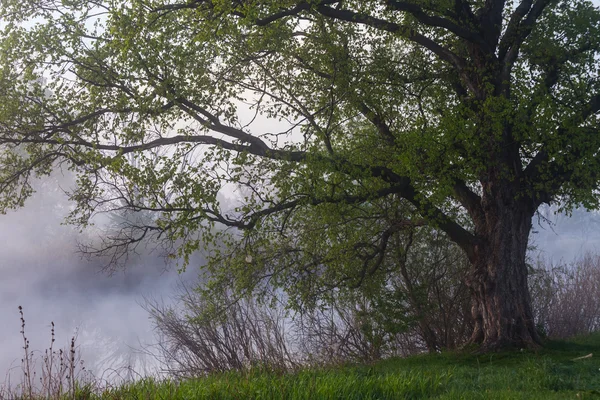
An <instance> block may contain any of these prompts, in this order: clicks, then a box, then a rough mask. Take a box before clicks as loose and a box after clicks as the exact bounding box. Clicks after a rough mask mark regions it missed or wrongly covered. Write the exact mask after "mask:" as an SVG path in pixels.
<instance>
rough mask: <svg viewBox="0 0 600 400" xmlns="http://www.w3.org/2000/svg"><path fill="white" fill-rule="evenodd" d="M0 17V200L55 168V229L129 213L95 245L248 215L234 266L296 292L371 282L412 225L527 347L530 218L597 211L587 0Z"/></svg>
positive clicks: (140, 3) (599, 98) (53, 6)
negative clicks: (451, 248) (102, 214)
mask: <svg viewBox="0 0 600 400" xmlns="http://www.w3.org/2000/svg"><path fill="white" fill-rule="evenodd" d="M0 15H1V21H0V27H1V29H2V33H1V34H0V40H1V45H0V46H1V47H0V54H1V56H0V63H1V65H0V146H1V147H0V148H1V154H0V196H1V197H0V201H1V205H2V209H1V210H6V209H7V208H11V207H17V206H20V205H22V204H23V202H24V200H25V199H26V198H27V197H28V196H29V195H30V194H31V186H30V179H31V177H32V176H35V175H44V174H48V173H49V171H51V170H52V169H54V168H57V167H59V166H60V167H65V168H69V169H72V170H74V171H76V172H77V174H78V176H79V179H78V181H77V185H76V187H74V188H73V190H72V191H71V192H70V195H71V198H72V199H73V200H74V201H75V202H76V206H75V207H74V210H73V213H72V214H71V218H70V221H71V222H74V223H78V224H83V225H85V224H87V223H88V222H89V220H90V217H91V216H92V215H94V214H95V213H96V212H99V211H106V210H124V211H133V212H137V211H143V212H144V213H145V214H144V215H145V217H144V218H125V219H124V221H125V222H123V223H122V225H121V230H120V231H119V232H117V234H113V235H111V236H110V237H107V241H106V242H105V246H104V247H103V248H101V249H99V250H103V251H110V252H111V254H112V255H113V257H114V259H113V261H118V259H119V256H120V255H122V254H124V252H126V251H127V250H129V249H130V248H131V246H135V245H136V244H138V243H139V242H140V241H141V240H143V239H145V238H146V239H147V238H150V239H152V238H154V239H159V240H166V241H167V242H169V243H174V244H175V245H176V246H177V247H176V250H178V253H177V252H175V253H174V255H175V256H184V257H185V256H188V255H189V254H191V253H192V252H193V251H194V250H195V249H197V248H198V247H200V246H201V245H203V243H204V242H205V241H210V240H212V239H214V237H213V234H214V233H215V231H214V230H212V226H213V224H215V223H217V224H222V225H225V226H229V227H232V228H234V229H235V230H236V231H242V230H245V231H247V232H248V233H247V234H246V236H245V238H246V240H245V241H244V242H243V243H245V248H244V249H243V251H242V253H241V260H240V262H241V268H238V269H237V270H236V271H237V272H236V273H235V274H233V275H232V276H235V279H236V281H237V282H243V283H244V284H245V285H248V286H251V285H252V284H255V283H256V282H257V281H259V280H260V279H261V278H264V279H269V280H270V284H273V285H276V284H281V285H288V288H289V289H290V293H292V294H293V293H295V292H294V290H296V289H298V288H303V289H302V290H306V291H303V292H302V293H304V294H302V296H304V297H305V299H310V297H311V295H310V293H312V294H314V291H313V292H311V288H314V287H317V288H318V287H320V288H323V287H332V288H333V287H341V286H346V287H351V288H352V287H361V286H362V285H365V284H368V279H369V277H372V276H382V275H383V276H384V275H385V271H386V270H388V269H389V268H393V267H394V265H396V264H400V265H401V264H402V259H403V257H404V258H405V257H406V254H403V253H402V249H403V246H405V245H406V241H407V240H410V235H408V236H406V235H404V236H402V237H401V238H400V239H399V236H398V233H399V232H401V231H403V230H406V229H415V227H416V226H423V225H429V226H431V227H433V228H434V229H436V230H438V231H443V232H445V234H446V235H447V236H448V238H450V239H451V240H452V241H453V242H455V243H456V244H457V245H458V246H459V247H460V248H461V249H462V250H463V251H464V252H465V254H466V255H467V257H468V259H469V260H470V263H471V269H470V272H469V273H468V275H467V276H465V277H464V279H465V282H466V283H467V284H468V287H469V289H470V292H471V295H472V299H473V308H472V314H473V318H474V326H475V329H474V332H473V335H472V338H471V340H472V342H474V343H480V344H482V346H483V348H484V349H492V348H497V347H501V346H505V345H519V346H522V345H532V344H533V345H535V344H537V343H539V338H538V335H537V334H536V330H535V327H534V321H533V320H532V312H531V306H530V297H529V291H528V288H527V267H526V264H525V254H526V249H527V242H528V237H529V233H530V229H531V224H532V218H533V216H534V214H535V212H536V210H537V209H538V207H539V206H540V205H541V204H542V203H560V204H561V205H563V206H566V207H570V206H572V205H579V204H583V205H584V206H586V207H588V208H596V207H597V206H598V197H597V188H598V184H599V182H600V174H599V173H598V172H599V171H600V159H599V157H598V152H599V151H600V131H599V129H600V124H599V122H600V115H599V110H600V78H599V50H600V11H599V9H598V8H596V7H594V6H593V4H592V3H590V2H588V1H583V0H521V1H516V2H515V1H504V0H439V1H416V0H415V1H413V0H406V1H395V0H377V1H376V0H372V1H365V0H354V1H352V0H307V1H295V0H282V1H262V0H245V1H241V0H189V1H188V0H185V1H178V0H129V1H119V0H111V1H105V0H94V1H89V0H69V1H54V0H31V1H22V0H3V1H2V3H1V6H0ZM252 113H254V115H253V114H252ZM228 187H229V188H240V187H241V188H242V189H243V190H240V191H239V192H238V193H240V194H241V196H238V197H239V198H240V199H241V200H242V201H241V202H240V203H239V206H238V207H236V208H235V209H230V210H227V209H224V208H223V207H222V204H220V203H221V202H220V201H219V199H220V198H221V196H218V194H219V193H224V192H226V191H227V189H226V188H228ZM223 188H225V189H223ZM148 214H151V215H154V216H153V217H151V218H148V217H147V216H148ZM196 232H203V234H202V235H201V237H200V238H199V237H198V236H195V233H196ZM402 238H403V239H402ZM403 241H404V242H403ZM267 250H268V253H267ZM265 254H270V255H271V258H268V257H267V256H266V255H265ZM259 260H260V261H261V262H260V264H261V265H262V267H260V268H259V267H257V265H258V264H259ZM386 260H387V261H386ZM390 260H391V261H390ZM234 264H235V262H234V260H233V259H232V260H231V267H230V269H231V270H234ZM261 268H262V269H261ZM290 271H291V272H290ZM213 273H216V272H215V271H213ZM227 273H229V272H227ZM227 273H225V272H224V273H223V274H225V275H226V274H227ZM378 274H379V275H378ZM319 279H320V280H319ZM315 281H318V282H319V283H320V286H319V285H318V284H316V283H314V282H315ZM311 285H316V286H311ZM298 290H300V289H298ZM317 291H318V290H317ZM307 293H308V294H307Z"/></svg>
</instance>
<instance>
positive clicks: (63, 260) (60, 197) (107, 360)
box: [0, 173, 198, 382]
mask: <svg viewBox="0 0 600 400" xmlns="http://www.w3.org/2000/svg"><path fill="white" fill-rule="evenodd" d="M71 181H72V179H71V178H70V177H69V176H62V175H60V173H56V174H54V175H53V176H52V177H51V178H49V179H47V180H46V181H41V182H37V183H36V185H35V186H36V189H37V193H36V194H35V195H34V196H33V197H32V198H31V199H29V200H28V201H27V203H26V205H25V207H24V208H22V209H19V210H15V211H13V212H10V213H7V214H6V215H0V273H1V275H0V276H1V278H0V322H1V324H2V332H1V333H0V373H2V372H5V371H6V374H8V372H9V371H12V373H11V375H12V381H13V382H14V381H15V377H18V376H19V375H15V373H17V374H20V373H21V370H20V366H21V364H20V363H21V358H22V357H23V338H22V336H21V334H20V331H21V322H20V319H19V311H18V307H19V306H22V307H23V310H24V314H25V321H26V326H25V333H26V336H27V338H28V339H29V341H30V344H29V345H30V350H44V349H46V348H48V347H49V346H50V340H51V334H50V330H51V326H50V325H51V322H54V324H55V333H56V343H55V345H54V347H55V349H57V348H67V347H68V345H69V342H70V340H71V337H73V336H74V335H76V336H77V345H78V346H79V349H78V350H79V354H80V356H81V359H82V360H83V361H84V365H85V366H86V369H87V370H91V371H92V373H94V375H96V376H98V375H102V374H103V373H104V372H105V371H107V370H109V369H110V370H113V371H116V370H118V369H122V368H124V367H128V366H131V367H132V368H133V369H144V368H148V367H149V368H150V369H152V368H155V367H156V362H155V360H153V359H151V357H150V358H149V357H148V356H147V355H144V354H142V350H143V349H144V348H145V347H147V346H151V345H152V344H153V343H154V342H155V338H154V333H153V325H152V321H151V320H150V319H149V318H148V315H147V313H146V311H144V310H143V309H142V307H141V304H143V302H144V297H147V298H148V297H149V298H155V299H161V298H162V299H164V300H165V301H167V302H168V301H169V296H170V294H171V293H172V290H173V288H174V287H175V285H176V283H177V281H178V280H180V279H183V280H190V279H196V275H197V271H198V268H197V267H198V265H197V264H198V263H197V262H196V264H195V265H190V267H189V268H188V269H187V270H186V272H185V273H179V272H178V271H177V268H175V266H174V265H170V266H169V265H166V264H165V261H164V259H163V258H162V257H159V255H158V254H156V253H153V252H152V247H150V246H149V247H148V248H142V249H139V250H140V253H141V255H139V254H138V255H134V254H133V255H131V256H130V257H129V259H128V262H127V266H126V268H123V269H118V270H114V271H108V270H106V269H105V268H104V267H105V265H106V260H103V259H94V258H92V259H89V260H88V259H87V258H85V257H83V255H82V254H81V253H80V252H79V250H78V246H77V243H78V241H82V242H86V241H89V240H93V239H94V235H96V234H99V233H98V232H96V231H97V230H94V229H91V230H87V231H84V232H79V230H78V229H77V228H75V227H73V226H67V225H61V223H62V222H63V219H64V217H65V216H66V215H67V213H68V212H69V207H70V204H68V202H67V199H66V195H65V194H64V189H67V188H68V185H70V184H71ZM140 372H143V371H140ZM6 374H5V375H6ZM16 381H18V379H17V380H16Z"/></svg>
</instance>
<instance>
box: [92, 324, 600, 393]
mask: <svg viewBox="0 0 600 400" xmlns="http://www.w3.org/2000/svg"><path fill="white" fill-rule="evenodd" d="M589 353H594V356H593V357H592V358H588V359H583V360H577V361H572V359H573V358H575V357H579V356H583V355H587V354H589ZM84 397H85V396H81V398H84ZM86 398H87V397H86ZM91 398H93V399H106V400H109V399H110V400H117V399H136V400H138V399H139V400H155V399H156V400H159V399H160V400H166V399H215V400H218V399H223V400H225V399H227V400H229V399H286V400H288V399H289V400H294V399H350V400H352V399H357V400H358V399H511V400H512V399H543V400H550V399H600V334H595V335H591V336H586V337H582V338H578V339H574V340H570V341H566V342H559V341H553V342H549V343H547V346H546V347H545V348H544V349H542V350H539V351H536V352H533V351H510V352H503V353H493V354H486V355H473V354H466V353H458V352H456V353H450V352H449V353H443V354H433V355H422V356H416V357H410V358H406V359H391V360H386V361H383V362H380V363H377V364H374V365H370V366H365V365H362V366H343V367H337V368H327V369H307V370H303V371H300V372H296V373H290V374H277V373H268V372H256V371H255V372H250V373H245V374H241V373H227V374H218V375H212V376H209V377H206V378H200V379H194V380H188V381H184V382H181V383H179V384H176V383H174V382H169V381H164V382H157V381H154V380H151V379H146V380H142V381H139V382H136V383H133V384H128V385H125V386H121V387H118V388H114V389H112V390H107V391H105V392H104V393H103V394H101V395H99V396H92V397H91Z"/></svg>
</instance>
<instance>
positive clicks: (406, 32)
mask: <svg viewBox="0 0 600 400" xmlns="http://www.w3.org/2000/svg"><path fill="white" fill-rule="evenodd" d="M316 9H317V11H318V12H319V13H320V14H322V15H324V16H326V17H330V18H335V19H338V20H341V21H347V22H353V23H359V24H363V25H368V26H371V27H373V28H376V29H379V30H382V31H387V32H390V33H398V34H400V35H402V36H404V37H406V38H407V39H409V40H410V41H412V42H415V43H417V44H419V45H421V46H423V47H425V48H426V49H428V50H430V51H431V52H433V53H434V54H436V55H437V56H438V57H440V58H441V59H442V60H444V61H447V62H449V63H451V64H452V65H454V66H455V67H456V68H457V69H458V70H459V71H462V70H463V69H464V67H465V64H466V63H465V60H463V59H462V58H461V57H459V56H458V55H456V54H454V53H453V52H451V51H450V50H448V49H446V48H444V47H442V46H440V45H439V44H437V43H436V42H435V41H433V40H431V39H429V38H428V37H427V36H424V35H422V34H420V33H418V32H417V31H416V30H415V29H413V28H411V27H409V26H405V25H399V24H396V23H393V22H389V21H386V20H383V19H380V18H375V17H373V16H371V15H368V14H363V13H357V12H354V11H350V10H346V9H334V8H331V7H327V6H322V5H319V6H317V7H316Z"/></svg>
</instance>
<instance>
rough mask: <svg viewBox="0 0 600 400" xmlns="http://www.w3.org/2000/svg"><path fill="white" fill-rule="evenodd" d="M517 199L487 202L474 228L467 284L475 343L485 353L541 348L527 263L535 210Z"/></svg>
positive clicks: (503, 196) (501, 196)
mask: <svg viewBox="0 0 600 400" xmlns="http://www.w3.org/2000/svg"><path fill="white" fill-rule="evenodd" d="M515 198H516V196H515V193H495V194H491V195H485V194H484V196H483V197H482V205H483V210H484V216H485V218H484V220H481V221H477V222H476V226H475V231H476V236H477V237H478V239H480V240H479V242H478V244H477V245H476V246H475V251H474V253H473V256H472V259H471V263H472V270H471V273H470V276H469V277H468V279H467V285H468V286H469V288H470V291H471V296H472V301H473V303H472V316H473V320H474V324H475V327H474V331H473V334H472V336H471V340H470V342H471V343H475V344H478V345H480V348H481V350H482V351H490V350H495V349H500V348H506V347H521V348H523V347H537V346H539V345H540V343H541V342H540V338H539V335H538V334H537V331H536V329H535V323H534V320H533V314H532V311H531V297H530V295H529V288H528V285H527V275H528V271H527V265H526V262H525V257H526V252H527V243H528V239H529V233H530V231H531V222H532V218H533V214H534V211H535V210H532V209H531V207H530V206H529V205H528V204H526V203H524V202H523V201H521V202H520V201H518V200H515Z"/></svg>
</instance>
